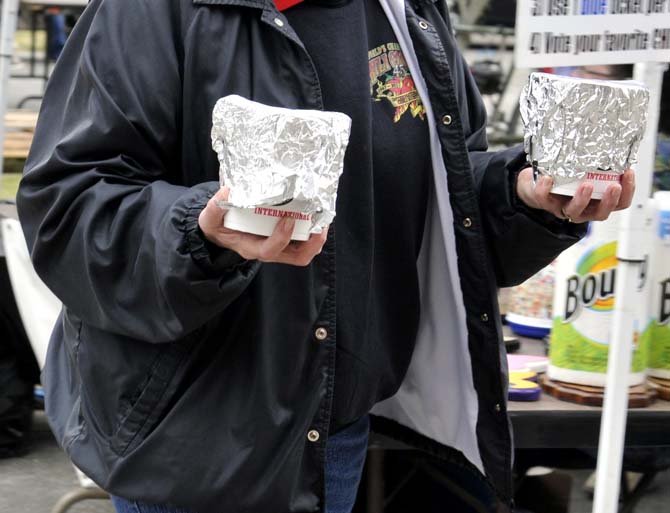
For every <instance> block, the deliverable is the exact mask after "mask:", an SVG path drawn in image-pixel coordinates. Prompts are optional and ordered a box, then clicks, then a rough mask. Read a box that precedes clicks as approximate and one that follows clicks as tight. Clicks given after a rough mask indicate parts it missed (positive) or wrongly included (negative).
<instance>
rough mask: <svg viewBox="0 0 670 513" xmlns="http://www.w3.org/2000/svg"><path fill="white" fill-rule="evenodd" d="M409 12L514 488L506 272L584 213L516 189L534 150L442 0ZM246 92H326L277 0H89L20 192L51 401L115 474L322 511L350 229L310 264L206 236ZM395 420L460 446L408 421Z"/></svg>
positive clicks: (512, 272) (466, 297) (549, 247)
mask: <svg viewBox="0 0 670 513" xmlns="http://www.w3.org/2000/svg"><path fill="white" fill-rule="evenodd" d="M406 14H407V22H408V24H409V28H410V33H411V35H412V40H413V43H414V47H415V50H416V54H417V57H418V59H419V63H420V66H421V71H422V73H423V75H424V78H425V80H426V83H427V86H428V89H429V92H430V103H431V105H432V107H433V111H434V113H435V116H436V118H437V121H438V130H439V131H440V132H439V134H440V140H441V143H442V147H443V158H444V162H445V164H446V167H447V169H448V170H449V173H448V176H447V180H448V183H449V189H450V192H451V195H450V201H451V209H452V211H453V216H454V224H453V230H454V232H455V237H456V249H457V251H458V256H459V258H458V270H459V273H460V277H461V286H462V301H463V304H464V305H465V310H466V312H467V315H468V318H467V326H468V342H467V343H468V346H469V352H470V358H471V361H472V371H473V376H474V387H475V389H476V390H477V397H478V401H479V417H478V420H477V439H478V443H479V448H480V451H481V455H482V460H483V464H484V469H485V471H486V474H487V476H488V478H489V480H490V481H491V482H492V483H493V484H494V486H495V488H496V490H497V492H498V495H499V497H500V498H501V499H502V500H503V501H504V502H509V499H510V496H511V488H510V483H511V477H510V467H511V451H512V448H511V438H510V433H509V430H508V423H507V417H506V415H505V397H506V374H505V365H504V358H501V352H500V351H501V347H502V343H501V333H500V327H499V325H498V323H497V322H495V319H496V317H497V305H496V302H495V298H496V290H497V287H498V286H508V285H512V284H514V283H518V282H520V281H522V280H523V279H525V278H526V277H527V276H529V275H530V274H532V273H533V272H534V271H536V270H537V269H539V268H540V267H542V266H544V265H545V264H546V263H548V262H549V261H550V260H551V259H553V258H554V257H555V256H556V254H557V253H559V252H560V251H561V250H563V249H564V248H566V247H567V246H568V245H570V244H571V243H573V242H575V241H576V240H577V238H578V236H579V235H580V230H581V227H576V226H574V225H567V224H565V223H562V222H559V221H553V220H551V219H550V218H549V217H546V216H543V215H542V214H540V213H536V212H530V211H528V210H524V209H523V208H522V207H521V206H520V205H515V204H514V196H513V184H514V174H515V172H516V171H517V170H518V169H519V168H520V167H521V165H522V163H523V154H522V153H521V152H520V150H518V149H514V150H510V151H508V152H504V153H496V154H492V153H486V152H485V150H486V138H485V114H484V108H483V106H482V103H481V100H480V98H479V96H478V93H477V92H476V89H475V86H474V83H473V81H472V79H471V77H470V75H469V73H468V71H467V69H466V67H465V65H464V63H463V61H462V59H461V57H460V54H459V52H458V50H457V48H456V44H455V42H454V39H453V37H452V35H451V34H450V31H449V29H448V22H447V13H446V11H445V8H444V7H443V4H442V2H433V1H431V0H423V1H408V2H407V13H406ZM420 21H425V22H426V23H427V24H428V29H421V28H419V22H420ZM233 93H235V94H240V95H242V96H245V97H248V98H251V99H253V100H256V101H259V102H262V103H265V104H269V105H277V106H282V107H289V108H313V109H319V108H321V107H322V101H321V97H320V90H319V80H318V77H317V75H316V72H315V70H314V69H313V66H312V65H311V62H310V59H309V56H308V55H307V54H306V52H305V50H304V47H303V45H302V43H301V42H300V41H299V39H298V38H297V36H296V35H295V33H294V32H293V31H292V29H291V27H290V26H289V24H288V23H286V19H285V18H284V17H283V15H281V14H280V13H278V12H277V11H276V9H275V7H274V4H273V3H272V1H271V0H164V1H160V2H159V1H156V0H93V1H92V2H91V3H90V5H89V7H88V8H87V9H86V11H85V12H84V14H83V16H82V18H81V19H80V20H79V22H78V24H77V26H76V27H75V29H74V31H73V33H72V35H71V37H70V40H69V42H68V44H67V46H66V48H65V50H64V53H63V55H62V57H61V59H60V61H59V63H58V65H57V67H56V69H55V71H54V74H53V77H52V79H51V81H50V83H49V86H48V88H47V92H46V96H45V99H44V102H43V107H42V112H41V115H40V120H39V123H38V126H37V130H36V133H35V138H34V143H33V148H32V151H31V154H30V157H29V159H28V161H27V165H26V174H25V178H24V179H23V181H22V184H21V187H20V190H19V195H18V206H19V215H20V218H21V221H22V223H23V227H24V231H25V234H26V238H27V241H28V245H29V248H30V250H31V254H32V258H33V261H34V264H35V267H36V269H37V271H38V273H39V274H40V276H41V277H42V278H43V280H44V281H45V282H46V283H47V285H49V287H50V288H51V289H52V290H53V291H54V292H55V293H56V295H57V296H58V297H59V298H60V299H61V300H62V301H63V303H64V305H65V306H64V309H63V313H62V316H61V318H60V320H59V322H58V324H57V326H56V328H55V331H54V334H53V336H52V340H51V343H50V348H49V354H48V362H47V366H46V368H45V371H44V375H43V380H44V384H45V387H46V394H47V396H46V408H47V414H48V416H49V419H50V422H51V425H52V428H53V429H54V431H55V433H56V436H57V439H58V440H59V442H60V443H61V445H62V446H63V447H64V449H65V450H66V451H67V452H68V453H69V455H70V456H71V457H72V459H73V461H74V462H75V463H76V465H77V466H79V467H80V468H81V469H82V470H83V471H84V472H85V473H86V474H88V475H89V476H90V477H91V478H92V479H94V480H95V481H96V482H97V483H99V484H100V485H101V486H102V487H103V488H104V489H106V490H108V491H110V492H112V493H114V494H117V495H121V496H123V497H126V498H130V499H132V498H140V499H142V500H144V501H147V502H154V503H165V502H170V503H173V504H176V505H180V506H186V507H190V508H193V509H197V510H198V511H201V512H209V511H235V512H237V513H243V512H250V513H251V512H253V513H266V512H269V511H273V512H277V513H280V512H289V511H290V512H308V511H318V510H319V509H320V508H322V506H323V501H322V498H323V487H324V483H323V460H324V445H325V443H326V440H327V432H328V426H329V416H330V405H331V401H332V390H333V380H334V368H335V367H334V362H335V337H336V325H335V304H336V303H335V302H336V297H335V285H334V284H335V279H336V269H335V262H334V244H336V240H337V234H331V236H330V238H329V241H328V243H327V245H326V246H325V249H324V251H323V253H322V254H321V255H320V256H319V257H318V258H317V259H316V260H315V261H314V262H313V263H312V264H311V265H310V266H309V267H306V268H298V267H291V266H283V265H273V264H260V263H259V262H255V261H244V260H243V259H242V258H240V257H239V256H238V255H236V254H234V253H232V252H230V251H225V250H217V249H214V248H211V247H209V246H208V245H206V244H205V242H204V241H203V238H202V236H201V234H200V233H199V230H198V227H197V218H198V214H199V212H200V211H201V209H202V208H203V207H204V205H205V203H206V202H207V200H208V198H209V197H210V196H211V195H212V194H213V193H214V192H215V191H216V189H217V187H218V183H217V176H218V163H217V161H216V155H215V154H214V152H213V151H212V150H211V147H210V129H211V111H212V107H213V105H214V103H215V102H216V100H217V99H218V98H220V97H222V96H224V95H226V94H233ZM455 112H456V113H459V114H460V115H456V116H454V121H453V122H452V123H451V124H450V125H446V124H443V123H442V122H441V121H440V120H441V119H442V116H443V115H444V114H445V113H452V114H453V113H455ZM317 328H325V329H326V330H327V333H328V337H327V339H326V340H324V341H320V340H318V339H317V338H316V337H315V335H314V333H315V330H316V329H317ZM501 362H502V363H501ZM375 399H379V398H374V397H373V391H371V404H370V406H372V403H373V402H374V400H375ZM378 425H379V426H380V428H382V429H390V430H392V431H395V432H396V434H398V435H404V436H405V437H406V438H407V439H408V440H410V441H415V442H420V443H422V444H423V446H426V447H428V446H430V447H429V448H430V449H432V450H433V451H434V452H435V453H436V454H439V455H441V456H443V457H452V456H453V454H452V452H453V451H450V450H449V449H448V448H447V447H445V446H443V445H440V444H438V443H436V442H433V441H431V440H428V439H426V438H425V437H420V436H419V435H416V436H415V434H414V433H413V432H412V431H410V430H408V429H406V428H404V427H402V426H401V425H399V424H396V423H395V422H393V420H390V419H382V420H381V421H380V423H379V424H378ZM310 430H316V431H318V432H319V434H320V437H319V439H318V440H317V441H309V440H308V439H307V433H308V432H309V431H310Z"/></svg>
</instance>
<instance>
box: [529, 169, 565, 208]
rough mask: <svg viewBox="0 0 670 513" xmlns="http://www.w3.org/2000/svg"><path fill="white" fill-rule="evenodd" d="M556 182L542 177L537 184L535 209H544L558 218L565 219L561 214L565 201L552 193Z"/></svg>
mask: <svg viewBox="0 0 670 513" xmlns="http://www.w3.org/2000/svg"><path fill="white" fill-rule="evenodd" d="M553 186H554V181H553V180H552V179H551V178H550V177H548V176H542V177H540V178H539V179H538V180H537V183H536V184H535V190H534V192H533V195H534V203H535V205H534V208H538V209H543V210H546V211H548V212H551V213H552V214H554V215H555V216H556V217H565V216H564V215H563V214H562V212H561V207H562V206H563V200H562V198H561V197H560V196H557V195H556V194H552V193H551V188H552V187H553Z"/></svg>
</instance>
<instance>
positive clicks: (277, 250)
mask: <svg viewBox="0 0 670 513" xmlns="http://www.w3.org/2000/svg"><path fill="white" fill-rule="evenodd" d="M294 227H295V219H293V218H290V217H283V218H281V219H280V220H279V222H278V223H277V225H276V226H275V229H274V231H273V232H272V235H270V236H269V237H268V238H267V239H265V240H263V241H262V242H261V243H260V244H259V245H258V256H257V259H258V260H260V261H261V262H276V261H278V259H279V256H280V255H281V253H282V252H283V251H284V250H285V249H286V247H287V246H288V245H289V243H290V242H291V235H292V234H293V228H294Z"/></svg>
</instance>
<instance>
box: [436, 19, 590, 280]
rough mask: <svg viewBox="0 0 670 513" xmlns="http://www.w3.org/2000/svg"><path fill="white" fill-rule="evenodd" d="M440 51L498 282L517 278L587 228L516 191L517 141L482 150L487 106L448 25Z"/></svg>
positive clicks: (522, 160) (520, 163) (521, 156)
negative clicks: (537, 205) (444, 57)
mask: <svg viewBox="0 0 670 513" xmlns="http://www.w3.org/2000/svg"><path fill="white" fill-rule="evenodd" d="M442 17H443V19H444V20H445V21H446V25H447V27H448V29H449V30H448V31H447V33H446V34H444V38H445V39H446V45H445V52H446V54H447V58H448V61H449V67H450V71H451V76H452V80H453V83H454V88H455V92H456V97H457V101H458V107H459V111H460V119H461V123H462V126H463V133H464V136H465V144H466V146H467V149H468V151H469V156H470V163H471V165H472V169H473V173H474V183H475V189H476V192H477V195H478V199H479V207H480V211H481V216H482V225H483V228H484V231H485V236H486V240H487V244H488V247H489V250H490V254H491V255H492V260H493V267H494V270H495V275H496V281H497V285H498V287H509V286H512V285H516V284H519V283H521V282H523V281H524V280H526V279H527V278H529V277H530V276H532V275H533V274H534V273H536V272H537V271H539V270H540V269H542V268H543V267H545V266H546V265H548V264H549V263H550V262H551V261H552V260H553V259H554V258H556V257H557V256H558V255H559V254H560V253H561V252H562V251H563V250H565V249H567V248H568V247H569V246H571V245H572V244H574V243H575V242H577V241H578V240H579V239H580V238H581V237H582V236H583V235H584V234H585V233H586V224H573V223H568V222H567V221H563V220H561V219H558V218H556V217H554V216H553V215H552V214H550V213H548V212H545V211H541V210H536V209H531V208H529V207H527V206H526V205H525V204H524V203H523V202H522V201H521V200H519V199H518V198H517V197H516V177H517V174H518V173H519V171H520V170H521V169H523V168H524V167H526V165H527V164H526V154H525V153H524V151H523V148H522V147H521V146H515V147H513V148H509V149H506V150H503V151H498V152H490V151H487V149H488V144H487V140H486V109H485V106H484V103H483V101H482V98H481V96H480V94H479V90H478V89H477V85H476V83H475V81H474V79H473V77H472V75H471V73H470V70H469V68H468V66H467V64H466V62H465V60H464V59H463V56H462V55H461V52H460V50H459V49H458V44H457V42H456V40H455V38H454V36H453V33H452V31H451V25H450V20H449V15H448V12H447V11H446V8H443V10H442Z"/></svg>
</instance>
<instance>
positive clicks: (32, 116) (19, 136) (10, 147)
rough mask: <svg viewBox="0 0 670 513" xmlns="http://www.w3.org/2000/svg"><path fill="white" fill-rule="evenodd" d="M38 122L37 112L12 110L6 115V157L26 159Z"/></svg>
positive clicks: (4, 151)
mask: <svg viewBox="0 0 670 513" xmlns="http://www.w3.org/2000/svg"><path fill="white" fill-rule="evenodd" d="M36 124H37V112H34V111H30V110H10V111H7V114H6V115H5V130H6V131H5V143H4V147H3V155H4V158H6V159H26V158H27V157H28V152H29V151H30V145H31V144H32V142H33V133H34V131H35V125H36Z"/></svg>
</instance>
